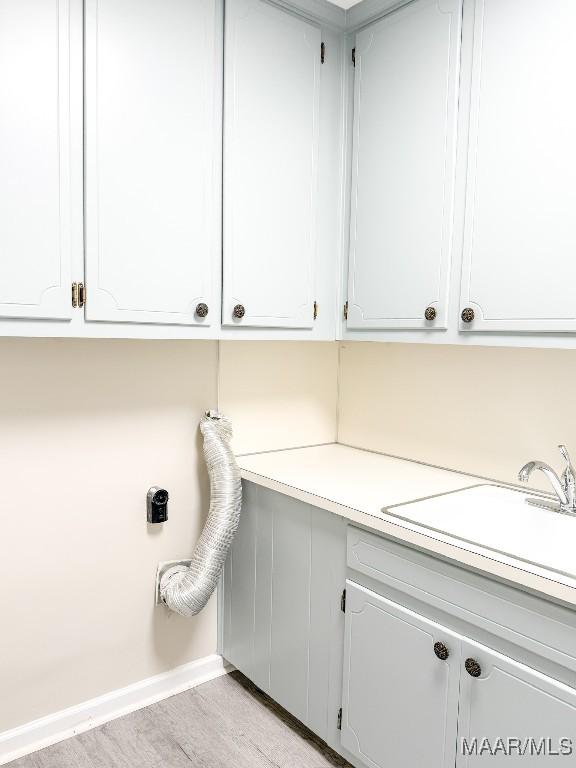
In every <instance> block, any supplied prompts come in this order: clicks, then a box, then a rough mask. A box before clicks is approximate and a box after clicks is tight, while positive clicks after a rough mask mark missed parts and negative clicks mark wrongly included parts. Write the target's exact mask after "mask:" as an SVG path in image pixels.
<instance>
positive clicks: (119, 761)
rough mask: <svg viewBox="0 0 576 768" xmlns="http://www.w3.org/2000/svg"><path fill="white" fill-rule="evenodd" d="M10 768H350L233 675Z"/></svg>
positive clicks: (308, 732) (309, 733) (310, 734)
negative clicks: (194, 767)
mask: <svg viewBox="0 0 576 768" xmlns="http://www.w3.org/2000/svg"><path fill="white" fill-rule="evenodd" d="M9 766H10V768H191V766H198V767H199V768H333V767H334V766H339V767H342V768H350V766H349V764H348V763H347V762H346V761H345V760H343V759H342V758H341V757H339V756H338V755H337V754H336V753H335V752H333V751H331V750H330V749H329V748H328V747H327V746H326V744H325V743H324V742H323V741H321V740H320V739H318V738H317V737H316V736H314V734H312V733H311V732H310V731H308V730H307V729H306V728H304V726H303V725H302V724H301V723H299V722H298V721H297V720H295V719H294V718H293V717H291V715H289V714H288V713H287V712H286V711H285V710H283V709H282V708H281V707H279V706H278V705H277V704H275V702H273V701H272V700H271V699H270V698H268V696H266V695H265V694H264V693H262V692H261V691H259V690H258V689H257V688H255V687H254V686H253V685H252V684H251V683H250V682H249V681H248V680H247V679H246V678H245V677H244V676H243V675H241V674H240V673H239V672H232V673H231V674H229V675H225V676H224V677H219V678H217V679H216V680H212V681H211V682H209V683H205V684H204V685H200V686H198V687H197V688H194V689H193V690H191V691H186V692H185V693H181V694H179V695H177V696H172V697H171V698H170V699H165V700H164V701H161V702H159V703H158V704H153V705H152V706H150V707H146V709H141V710H139V711H138V712H133V713H132V714H130V715H126V716H125V717H121V718H119V719H117V720H113V721H112V722H110V723H106V724H105V725H103V726H100V727H99V728H95V729H94V730H92V731H88V732H87V733H83V734H80V735H79V736H75V737H74V738H71V739H68V740H67V741H62V742H60V744H55V745H54V746H53V747H47V748H46V749H43V750H41V751H40V752H35V753H34V754H32V755H28V756H27V757H23V758H20V759H19V760H14V761H13V762H11V763H9Z"/></svg>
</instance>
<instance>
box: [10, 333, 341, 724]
mask: <svg viewBox="0 0 576 768" xmlns="http://www.w3.org/2000/svg"><path fill="white" fill-rule="evenodd" d="M337 353H338V350H337V345H336V344H316V343H308V342H298V343H291V342H278V343H274V344H269V343H260V342H254V343H253V342H246V343H244V342H233V343H224V344H222V349H220V359H221V365H222V368H221V371H220V377H218V360H219V347H218V343H217V342H210V341H206V342H202V341H196V342H191V341H174V342H171V341H121V340H68V339H56V340H55V339H2V340H0V361H1V362H0V370H1V376H0V480H1V482H2V487H3V492H2V494H0V520H1V521H2V528H1V533H0V688H1V691H2V693H1V695H0V732H1V731H4V730H8V729H10V728H13V727H15V726H18V725H21V724H24V723H27V722H29V721H31V720H33V719H35V718H37V717H41V716H44V715H47V714H51V713H54V712H57V711H59V710H61V709H63V708H65V707H68V706H73V705H76V704H79V703H81V702H83V701H86V700H88V699H91V698H93V697H95V696H99V695H101V694H104V693H108V692H111V691H114V690H116V689H118V688H121V687H123V686H126V685H129V684H131V683H134V682H137V681H139V680H142V679H145V678H147V677H150V676H151V675H155V674H158V673H161V672H163V671H167V670H169V669H172V668H174V667H176V666H178V665H180V664H184V663H187V662H189V661H192V660H194V659H197V658H201V657H203V656H206V655H208V654H211V653H214V652H215V650H216V603H215V600H214V599H213V600H212V601H211V602H210V603H209V605H208V606H207V608H206V609H205V610H204V611H203V612H202V613H201V614H200V615H199V616H197V617H195V618H193V619H189V620H186V619H183V618H180V617H179V616H177V615H175V614H171V613H169V612H168V611H167V610H166V609H164V608H158V607H156V606H155V605H154V579H155V572H156V565H157V563H158V562H159V561H161V560H170V559H175V558H179V557H186V556H189V554H190V553H191V551H192V549H193V546H194V544H195V542H196V540H197V538H198V535H199V533H200V531H201V527H202V525H203V523H204V520H205V515H206V512H207V509H208V502H209V494H208V478H207V475H206V471H205V467H204V463H203V458H202V452H201V451H202V445H201V438H200V435H199V431H198V421H199V418H200V416H201V415H202V413H203V412H204V410H206V409H207V408H214V407H216V406H217V404H218V389H219V388H220V391H221V398H220V407H221V408H222V409H223V410H224V411H225V412H226V413H229V415H230V416H231V417H232V419H233V422H234V428H235V432H236V438H235V441H236V448H237V449H245V450H255V451H258V450H266V449H268V448H282V447H290V446H292V445H294V444H297V445H301V444H302V441H305V442H309V443H311V444H316V443H322V442H331V441H333V440H334V439H335V436H336V383H337ZM154 484H159V485H163V486H165V487H166V488H167V489H168V490H169V492H170V506H169V521H168V523H167V524H166V525H164V526H154V527H151V526H148V525H147V524H146V519H145V496H146V491H147V490H148V488H149V487H150V486H151V485H154Z"/></svg>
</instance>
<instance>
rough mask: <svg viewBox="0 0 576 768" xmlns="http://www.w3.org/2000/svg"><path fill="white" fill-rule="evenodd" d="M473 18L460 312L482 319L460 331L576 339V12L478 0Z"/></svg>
mask: <svg viewBox="0 0 576 768" xmlns="http://www.w3.org/2000/svg"><path fill="white" fill-rule="evenodd" d="M470 14H471V16H473V18H471V19H470V20H468V19H467V20H466V21H467V22H468V21H469V23H467V25H466V26H467V28H468V27H469V28H470V33H467V34H466V38H465V39H466V43H465V45H466V58H467V59H468V57H469V56H472V63H471V105H470V131H469V132H470V136H469V151H468V164H467V167H468V170H467V174H468V178H467V193H466V216H465V232H464V264H463V276H462V295H461V311H462V310H463V309H464V308H469V309H472V310H473V315H472V313H470V312H468V313H466V315H465V317H467V319H468V320H469V322H463V321H462V320H461V321H460V329H461V330H479V331H490V330H493V331H576V291H575V290H574V286H575V285H576V227H575V226H574V211H576V184H575V183H574V179H575V178H576V142H575V140H574V137H575V135H576V100H575V98H574V73H575V72H576V46H575V45H574V28H575V27H576V3H574V1H573V0H548V2H542V0H476V2H475V4H474V3H471V4H470ZM469 66H470V64H469V63H468V67H469ZM468 76H470V75H468Z"/></svg>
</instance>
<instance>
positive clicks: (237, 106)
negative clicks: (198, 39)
mask: <svg viewBox="0 0 576 768" xmlns="http://www.w3.org/2000/svg"><path fill="white" fill-rule="evenodd" d="M320 44H321V36H320V30H319V28H318V27H316V26H314V25H313V24H311V23H309V22H307V21H305V20H303V19H301V18H298V17H297V16H294V15H293V14H292V13H291V12H289V11H286V10H283V9H281V8H278V7H276V6H274V5H270V4H269V3H267V2H265V0H230V2H228V3H227V5H226V28H225V52H226V53H225V65H224V84H225V85H224V89H225V96H224V298H223V310H222V312H223V318H222V319H223V323H224V324H225V325H231V324H234V323H236V324H240V325H250V326H268V327H285V328H311V327H312V324H313V302H314V295H313V285H314V277H315V275H314V271H315V261H316V248H317V215H316V213H317V205H318V201H317V188H318V137H319V105H320V66H321V64H320ZM236 305H239V307H238V310H237V312H236V314H235V313H234V308H235V307H236ZM238 315H239V316H238Z"/></svg>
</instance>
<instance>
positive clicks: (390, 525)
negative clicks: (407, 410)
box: [238, 452, 576, 607]
mask: <svg viewBox="0 0 576 768" xmlns="http://www.w3.org/2000/svg"><path fill="white" fill-rule="evenodd" d="M277 453H282V452H277ZM367 453H370V452H367ZM244 458H253V457H242V456H240V457H238V462H239V465H240V470H241V477H242V479H243V480H246V481H249V482H252V483H255V484H256V485H260V486H262V487H265V488H268V489H270V490H272V491H276V492H278V493H282V494H285V495H286V496H290V497H291V498H293V499H297V500H299V501H302V502H304V503H305V504H310V505H311V506H314V507H319V508H320V509H324V510H326V511H328V512H332V513H333V514H335V515H339V516H340V517H343V518H345V519H346V520H348V521H349V522H351V523H353V524H355V525H359V526H361V527H363V528H366V529H368V530H371V531H375V532H377V533H379V534H381V535H383V536H385V537H387V538H390V539H393V540H394V541H397V542H400V543H402V544H405V545H407V546H410V547H413V548H415V549H418V550H420V551H423V552H426V553H428V554H431V555H433V556H436V557H439V558H441V559H444V560H447V561H449V562H453V563H456V564H457V565H461V566H463V567H465V568H468V569H471V570H473V571H476V572H479V573H482V574H484V575H487V576H490V577H492V578H495V579H497V580H499V581H502V582H504V583H507V584H510V585H512V586H515V587H517V588H519V589H523V590H525V591H527V592H530V593H533V594H536V595H539V596H540V597H545V598H547V599H550V600H553V601H554V602H558V603H560V604H562V605H567V606H569V607H576V579H571V578H569V577H565V576H563V575H561V574H557V573H556V572H554V571H549V570H547V569H544V568H539V567H537V566H532V565H530V564H527V563H525V562H523V561H519V560H515V559H514V558H511V557H508V556H506V555H501V554H499V553H495V552H494V551H492V550H488V549H485V548H483V547H480V546H476V545H474V544H469V543H467V542H466V543H465V542H462V541H459V540H457V539H455V538H451V537H450V536H447V535H444V534H442V533H439V532H436V531H431V530H429V529H427V528H423V527H421V526H418V525H417V524H414V523H411V522H409V521H404V520H401V519H399V518H395V517H391V516H388V515H386V514H385V513H381V514H380V515H378V516H376V515H374V514H369V513H367V512H365V511H362V510H360V509H355V508H354V507H352V506H349V505H347V504H342V503H339V502H338V501H335V500H333V499H329V498H325V497H323V496H321V495H318V494H317V493H314V492H311V491H310V490H308V489H306V488H305V487H299V485H294V484H289V483H286V482H282V481H281V480H279V479H277V478H275V477H273V476H272V475H273V473H271V472H268V473H266V474H261V473H260V472H256V471H254V470H253V469H247V468H246V467H244V466H242V463H243V459H244ZM400 461H406V462H408V463H410V464H412V463H416V462H410V461H409V460H407V459H406V460H400ZM440 471H442V470H440ZM462 478H463V480H464V478H466V479H467V480H469V481H470V482H468V485H465V484H463V486H462V488H465V487H471V486H472V485H478V484H479V483H481V482H482V481H481V480H478V482H476V483H475V482H474V480H475V479H476V478H474V477H473V476H468V475H462ZM486 484H488V483H486ZM447 492H450V489H447Z"/></svg>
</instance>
